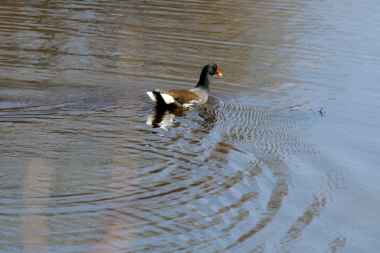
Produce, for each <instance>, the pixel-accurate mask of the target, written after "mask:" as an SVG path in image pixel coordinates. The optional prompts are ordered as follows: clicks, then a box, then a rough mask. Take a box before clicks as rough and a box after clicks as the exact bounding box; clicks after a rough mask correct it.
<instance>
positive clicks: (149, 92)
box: [146, 91, 157, 102]
mask: <svg viewBox="0 0 380 253" xmlns="http://www.w3.org/2000/svg"><path fill="white" fill-rule="evenodd" d="M146 94H148V96H149V97H150V99H152V100H153V101H154V102H157V99H156V96H154V94H153V92H151V91H147V92H146Z"/></svg>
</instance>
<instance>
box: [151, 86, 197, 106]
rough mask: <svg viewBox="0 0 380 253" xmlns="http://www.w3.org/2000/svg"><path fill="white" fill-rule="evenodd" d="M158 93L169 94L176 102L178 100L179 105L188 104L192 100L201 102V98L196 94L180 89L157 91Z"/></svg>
mask: <svg viewBox="0 0 380 253" xmlns="http://www.w3.org/2000/svg"><path fill="white" fill-rule="evenodd" d="M156 91H157V92H160V93H162V94H168V95H170V96H172V97H173V98H174V99H175V100H177V101H178V102H179V103H181V104H183V103H188V102H190V101H192V100H199V96H198V95H197V94H195V93H194V92H191V91H188V90H183V89H178V90H163V89H156Z"/></svg>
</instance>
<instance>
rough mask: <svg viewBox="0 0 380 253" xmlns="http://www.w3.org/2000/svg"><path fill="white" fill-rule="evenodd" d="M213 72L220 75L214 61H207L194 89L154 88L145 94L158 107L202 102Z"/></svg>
mask: <svg viewBox="0 0 380 253" xmlns="http://www.w3.org/2000/svg"><path fill="white" fill-rule="evenodd" d="M214 74H217V75H218V76H222V72H220V70H219V69H218V66H216V64H215V63H209V64H207V65H206V66H204V67H203V69H202V73H201V76H200V77H199V82H198V84H197V86H195V88H194V89H191V90H184V89H176V90H163V89H156V90H154V91H148V92H147V94H148V96H149V97H150V98H151V99H152V100H153V101H154V102H156V103H157V106H159V107H188V106H190V105H193V104H204V103H206V102H207V99H208V93H209V84H210V80H209V77H210V76H213V75H214Z"/></svg>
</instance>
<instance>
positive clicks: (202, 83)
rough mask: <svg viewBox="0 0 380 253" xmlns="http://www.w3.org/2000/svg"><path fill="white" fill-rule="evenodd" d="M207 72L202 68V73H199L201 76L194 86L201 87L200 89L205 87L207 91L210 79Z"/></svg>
mask: <svg viewBox="0 0 380 253" xmlns="http://www.w3.org/2000/svg"><path fill="white" fill-rule="evenodd" d="M209 76H210V75H209V73H208V70H207V69H206V68H205V69H203V70H202V73H201V76H200V77H199V81H198V84H197V86H195V88H202V89H205V90H207V91H209V89H210V88H209V84H210V80H209Z"/></svg>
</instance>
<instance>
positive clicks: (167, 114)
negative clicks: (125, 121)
mask: <svg viewBox="0 0 380 253" xmlns="http://www.w3.org/2000/svg"><path fill="white" fill-rule="evenodd" d="M173 117H174V113H173V110H171V109H165V108H160V107H158V106H157V107H156V108H154V109H153V110H152V111H151V112H150V113H149V114H148V118H147V120H146V124H148V125H152V126H153V127H160V128H162V129H164V130H165V131H167V130H168V129H167V126H171V125H172V123H173Z"/></svg>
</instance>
